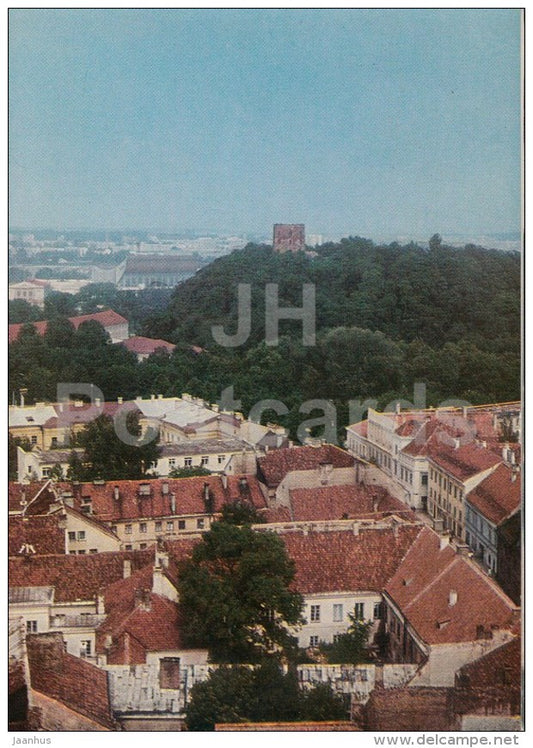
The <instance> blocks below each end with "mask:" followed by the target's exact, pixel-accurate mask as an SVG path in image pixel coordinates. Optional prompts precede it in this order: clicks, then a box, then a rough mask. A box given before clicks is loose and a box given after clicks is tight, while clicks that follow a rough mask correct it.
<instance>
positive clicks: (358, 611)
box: [354, 603, 365, 621]
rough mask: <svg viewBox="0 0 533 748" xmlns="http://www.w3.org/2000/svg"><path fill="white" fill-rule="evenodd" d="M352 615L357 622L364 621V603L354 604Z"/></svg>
mask: <svg viewBox="0 0 533 748" xmlns="http://www.w3.org/2000/svg"><path fill="white" fill-rule="evenodd" d="M354 615H355V617H356V618H357V620H359V621H362V620H363V619H364V617H365V604H364V603H355V606H354Z"/></svg>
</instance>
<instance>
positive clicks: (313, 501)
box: [289, 484, 415, 520]
mask: <svg viewBox="0 0 533 748" xmlns="http://www.w3.org/2000/svg"><path fill="white" fill-rule="evenodd" d="M289 495H290V500H291V506H292V519H294V520H336V519H354V518H360V519H363V518H365V517H374V518H376V517H378V516H383V515H384V514H390V513H392V512H394V513H396V514H402V515H405V514H408V515H409V518H410V519H413V520H414V519H415V516H414V514H413V513H412V512H411V510H410V509H409V508H408V507H407V506H406V505H405V504H403V503H402V502H401V501H400V500H399V499H395V498H394V497H393V496H391V495H390V494H389V492H388V491H386V490H385V489H384V488H381V487H379V486H372V487H369V486H365V485H362V484H355V485H353V484H352V485H345V486H319V487H316V488H293V489H292V490H291V491H289Z"/></svg>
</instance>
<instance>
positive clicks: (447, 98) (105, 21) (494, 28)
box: [9, 9, 522, 238]
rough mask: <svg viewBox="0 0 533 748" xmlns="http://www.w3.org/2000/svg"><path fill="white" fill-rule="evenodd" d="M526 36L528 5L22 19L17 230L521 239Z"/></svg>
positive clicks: (63, 12) (46, 14)
mask: <svg viewBox="0 0 533 748" xmlns="http://www.w3.org/2000/svg"><path fill="white" fill-rule="evenodd" d="M520 25H521V15H520V11H519V10H518V9H498V10H495V9H494V10H493V9H456V10H446V9H434V10H432V9H422V10H410V9H404V10H384V9H374V10H360V9H350V10H340V9H337V10H326V9H321V10H299V9H293V10H283V9H278V10H271V9H262V10H259V9H248V10H243V9H240V10H238V9H216V10H209V9H192V10H182V9H166V10H164V9H148V10H141V9H128V10H125V9H114V10H111V9H10V11H9V146H10V154H9V161H10V164H9V165H10V195H9V202H10V225H11V226H13V227H15V226H21V227H28V230H30V227H32V226H33V227H40V230H44V229H45V227H46V228H47V229H48V230H52V229H53V227H58V228H57V230H58V231H61V230H63V231H75V230H94V231H106V230H107V231H133V230H134V229H132V228H131V227H132V226H137V227H138V228H137V229H135V230H136V231H151V232H154V233H157V232H165V233H179V232H183V231H185V230H189V231H206V232H209V233H218V234H224V233H226V234H227V233H238V234H241V233H242V234H253V235H265V236H268V235H269V234H270V233H271V230H272V224H273V223H283V222H287V223H304V224H306V228H307V231H308V232H309V233H318V234H326V235H338V236H348V235H355V234H357V235H360V236H366V237H369V238H372V237H373V236H391V237H392V236H412V237H421V236H425V237H428V238H429V236H431V235H432V234H433V233H435V232H438V233H440V234H441V235H442V236H443V237H444V238H445V237H446V236H447V235H448V236H456V235H465V236H472V237H476V236H480V237H481V236H490V235H494V234H502V233H517V232H520V230H521V157H522V154H521V117H522V114H521V85H522V84H521V77H520V70H521V34H520ZM191 226H197V227H200V228H198V229H191V228H188V229H184V228H183V227H191ZM88 227H92V228H88ZM121 227H125V228H121ZM201 227H209V228H205V229H204V228H201ZM11 230H12V231H14V230H17V229H15V228H13V229H11ZM21 230H25V229H23V228H21ZM35 230H38V229H37V228H35Z"/></svg>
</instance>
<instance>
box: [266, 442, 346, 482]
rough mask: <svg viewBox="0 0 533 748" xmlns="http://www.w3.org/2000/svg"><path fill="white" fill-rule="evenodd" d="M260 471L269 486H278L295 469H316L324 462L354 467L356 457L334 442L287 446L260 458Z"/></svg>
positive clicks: (338, 466) (340, 466)
mask: <svg viewBox="0 0 533 748" xmlns="http://www.w3.org/2000/svg"><path fill="white" fill-rule="evenodd" d="M257 462H258V464H259V469H260V473H261V474H262V476H263V477H264V479H265V481H266V483H267V485H268V486H277V485H279V484H280V483H281V481H282V480H283V478H284V477H285V476H286V475H287V473H290V472H293V471H295V470H316V469H317V468H318V467H320V465H322V464H328V463H329V464H331V465H333V467H336V468H342V467H353V465H354V458H353V457H352V456H351V455H350V454H348V452H345V451H344V450H343V449H340V448H339V447H336V446H334V445H333V444H323V445H321V446H320V447H285V448H282V449H275V450H272V451H270V452H269V453H268V454H266V455H264V456H263V457H260V458H259V459H258V461H257Z"/></svg>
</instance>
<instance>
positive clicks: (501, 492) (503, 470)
mask: <svg viewBox="0 0 533 748" xmlns="http://www.w3.org/2000/svg"><path fill="white" fill-rule="evenodd" d="M513 476H514V479H513ZM521 501H522V480H521V475H520V473H519V472H518V473H514V472H513V470H512V468H510V467H509V466H507V465H498V467H497V468H496V470H495V471H494V472H493V473H491V474H490V475H489V476H487V477H486V478H485V479H484V480H482V481H481V483H479V485H477V486H476V488H474V490H473V491H470V493H469V494H467V496H466V503H467V504H470V505H471V506H473V507H474V508H475V509H476V510H477V511H478V512H479V513H480V514H482V515H483V516H484V517H485V518H486V519H487V520H488V521H489V522H492V523H493V524H494V525H499V524H500V523H501V522H503V521H504V520H505V519H507V518H508V517H509V516H510V515H511V514H513V512H515V511H516V510H517V509H518V508H519V506H520V504H521Z"/></svg>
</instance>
